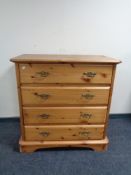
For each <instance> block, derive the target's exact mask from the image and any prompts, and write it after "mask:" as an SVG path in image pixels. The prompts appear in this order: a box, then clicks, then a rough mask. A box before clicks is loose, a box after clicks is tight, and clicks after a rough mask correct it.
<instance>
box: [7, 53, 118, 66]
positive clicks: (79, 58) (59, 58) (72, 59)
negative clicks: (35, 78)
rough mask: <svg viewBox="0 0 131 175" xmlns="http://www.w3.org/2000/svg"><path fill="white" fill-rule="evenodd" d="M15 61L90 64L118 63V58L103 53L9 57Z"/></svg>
mask: <svg viewBox="0 0 131 175" xmlns="http://www.w3.org/2000/svg"><path fill="white" fill-rule="evenodd" d="M10 61H12V62H15V63H91V64H96V63H97V64H118V63H120V62H121V61H120V60H118V59H114V58H110V57H106V56H103V55H45V54H23V55H19V56H17V57H14V58H11V59H10Z"/></svg>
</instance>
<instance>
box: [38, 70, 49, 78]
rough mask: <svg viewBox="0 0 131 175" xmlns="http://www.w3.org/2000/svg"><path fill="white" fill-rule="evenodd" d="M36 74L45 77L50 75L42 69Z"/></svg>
mask: <svg viewBox="0 0 131 175" xmlns="http://www.w3.org/2000/svg"><path fill="white" fill-rule="evenodd" d="M36 74H37V75H39V76H40V77H42V78H43V77H48V75H49V74H50V73H49V72H45V71H41V72H36Z"/></svg>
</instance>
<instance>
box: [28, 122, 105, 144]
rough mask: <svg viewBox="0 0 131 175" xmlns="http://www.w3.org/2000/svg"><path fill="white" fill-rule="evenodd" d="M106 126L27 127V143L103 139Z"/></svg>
mask: <svg viewBox="0 0 131 175" xmlns="http://www.w3.org/2000/svg"><path fill="white" fill-rule="evenodd" d="M103 133H104V125H51V126H39V125H38V126H25V140H26V141H46V140H48V141H49V140H52V141H53V140H54V141H58V140H93V139H94V140H97V139H103Z"/></svg>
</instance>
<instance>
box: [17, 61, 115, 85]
mask: <svg viewBox="0 0 131 175" xmlns="http://www.w3.org/2000/svg"><path fill="white" fill-rule="evenodd" d="M111 77H112V66H111V65H105V66H104V65H95V66H93V65H88V64H20V81H21V82H22V83H86V84H87V83H100V84H106V83H107V84H110V83H111Z"/></svg>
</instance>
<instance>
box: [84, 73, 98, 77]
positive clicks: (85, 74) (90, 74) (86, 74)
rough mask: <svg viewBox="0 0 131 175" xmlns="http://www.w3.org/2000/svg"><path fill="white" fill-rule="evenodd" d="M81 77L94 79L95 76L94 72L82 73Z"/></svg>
mask: <svg viewBox="0 0 131 175" xmlns="http://www.w3.org/2000/svg"><path fill="white" fill-rule="evenodd" d="M83 76H86V77H88V78H94V77H95V76H96V72H84V73H83Z"/></svg>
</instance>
